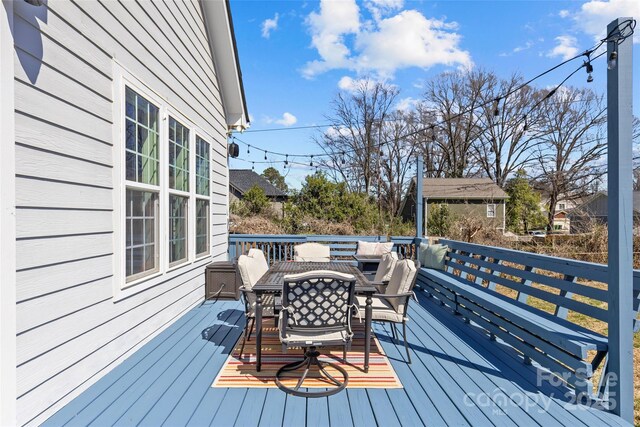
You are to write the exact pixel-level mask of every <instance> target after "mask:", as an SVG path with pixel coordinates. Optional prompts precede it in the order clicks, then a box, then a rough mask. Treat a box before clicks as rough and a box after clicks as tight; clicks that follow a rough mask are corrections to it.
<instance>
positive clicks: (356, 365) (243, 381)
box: [211, 319, 402, 388]
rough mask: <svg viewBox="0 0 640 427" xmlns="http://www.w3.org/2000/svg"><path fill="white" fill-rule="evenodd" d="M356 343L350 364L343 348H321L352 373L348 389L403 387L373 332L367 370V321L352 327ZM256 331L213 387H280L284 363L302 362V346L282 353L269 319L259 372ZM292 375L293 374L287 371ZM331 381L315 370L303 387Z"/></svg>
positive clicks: (236, 348)
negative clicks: (277, 377)
mask: <svg viewBox="0 0 640 427" xmlns="http://www.w3.org/2000/svg"><path fill="white" fill-rule="evenodd" d="M353 332H354V336H353V342H352V343H351V350H349V351H348V352H347V363H344V362H343V360H342V347H320V348H318V351H320V352H321V353H322V355H321V356H320V360H323V361H327V362H332V363H337V364H339V365H340V366H342V367H343V368H344V369H345V370H346V371H347V373H348V374H349V384H348V385H347V388H402V384H401V383H400V380H399V379H398V376H397V375H396V372H395V371H394V369H393V367H392V366H391V363H390V362H389V359H388V358H387V356H386V355H385V354H384V351H383V350H382V346H381V345H380V343H379V342H378V340H377V338H375V335H374V334H373V333H371V353H370V356H369V373H366V374H365V372H364V324H356V325H354V327H353ZM255 344H256V342H255V331H254V333H253V334H251V341H248V342H247V343H246V344H245V346H244V351H243V355H242V358H240V347H241V346H242V336H240V339H238V342H237V343H236V345H235V346H234V349H233V352H232V354H231V355H230V356H229V357H228V358H227V360H226V362H225V363H224V366H223V367H222V369H221V370H220V372H219V373H218V376H217V377H216V379H215V380H214V381H213V384H212V385H211V387H223V388H227V387H240V388H272V387H277V386H276V383H275V374H276V372H277V371H278V369H279V368H280V367H281V366H282V365H286V364H287V363H290V362H295V361H300V360H302V358H303V353H302V349H295V348H289V350H288V352H287V353H283V352H282V346H281V344H280V340H279V339H278V329H277V328H275V327H274V325H273V321H272V320H271V319H267V320H266V321H265V322H264V324H263V327H262V370H261V371H260V372H256V357H255V354H256V352H255V348H256V347H255ZM326 369H327V371H328V372H329V373H330V374H331V375H334V376H336V378H337V379H341V378H342V377H341V376H340V375H339V374H338V372H337V371H336V370H335V369H332V368H326ZM301 373H302V370H298V371H295V372H294V373H293V374H294V375H300V374H301ZM286 375H287V376H290V375H291V373H287V374H286ZM296 382H297V378H293V377H292V378H291V380H288V379H287V380H284V381H283V383H284V384H285V385H286V386H290V387H293V386H295V384H296ZM330 386H331V384H330V383H329V382H328V381H327V380H324V379H322V378H319V377H318V371H317V369H316V370H312V371H311V372H310V373H309V376H308V377H307V379H306V380H305V382H304V384H303V387H321V388H326V387H330Z"/></svg>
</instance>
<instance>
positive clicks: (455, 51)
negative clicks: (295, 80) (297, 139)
mask: <svg viewBox="0 0 640 427" xmlns="http://www.w3.org/2000/svg"><path fill="white" fill-rule="evenodd" d="M402 5H403V3H402V2H401V1H397V0H375V1H374V0H371V1H369V2H367V3H365V6H366V7H367V8H368V9H369V11H370V12H371V10H372V8H373V9H374V11H373V12H371V14H372V16H373V17H374V21H373V22H372V21H361V18H362V17H361V11H360V8H359V7H358V5H357V4H356V2H355V0H343V1H335V0H322V1H321V3H320V12H319V13H316V12H312V13H311V14H310V15H309V17H308V19H307V25H308V26H309V29H310V32H311V39H312V40H311V45H312V46H313V47H314V48H315V49H316V50H317V51H318V54H319V56H320V59H318V60H315V61H311V62H308V63H307V64H306V66H305V67H304V69H303V75H304V76H305V77H308V78H311V77H314V76H316V75H318V74H321V73H323V72H326V71H329V70H334V69H348V70H351V71H356V72H358V73H374V74H377V75H378V76H379V77H380V78H382V79H384V78H389V77H392V76H393V74H394V73H395V71H396V70H398V69H401V68H409V67H420V68H429V67H432V66H434V65H438V64H443V65H450V66H463V67H471V66H472V61H471V56H470V54H469V52H467V51H464V50H462V49H460V47H459V45H460V41H461V36H460V35H459V34H458V33H456V32H455V30H457V24H456V23H455V22H446V21H445V20H438V19H429V18H427V17H425V16H424V15H423V14H422V13H420V12H418V11H416V10H403V11H400V12H397V9H398V8H401V7H402ZM383 12H384V14H385V16H386V14H390V16H386V17H382V16H383ZM396 12H397V13H396Z"/></svg>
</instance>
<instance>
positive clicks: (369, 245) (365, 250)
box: [356, 240, 376, 255]
mask: <svg viewBox="0 0 640 427" xmlns="http://www.w3.org/2000/svg"><path fill="white" fill-rule="evenodd" d="M375 254H376V242H364V241H362V240H358V247H357V248H356V255H375Z"/></svg>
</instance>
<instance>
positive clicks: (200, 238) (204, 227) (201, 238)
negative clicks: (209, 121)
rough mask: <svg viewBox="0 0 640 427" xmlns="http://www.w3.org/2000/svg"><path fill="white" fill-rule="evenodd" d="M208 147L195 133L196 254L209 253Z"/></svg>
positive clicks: (209, 188) (209, 192) (209, 195)
mask: <svg viewBox="0 0 640 427" xmlns="http://www.w3.org/2000/svg"><path fill="white" fill-rule="evenodd" d="M210 147H211V146H210V145H209V143H208V142H207V141H205V140H204V139H202V138H200V136H198V135H196V197H197V199H196V256H200V255H206V254H208V253H209V234H210V232H209V206H210V204H211V185H210V184H209V182H210V178H209V169H210V168H211V162H210V160H209V152H210V149H211V148H210Z"/></svg>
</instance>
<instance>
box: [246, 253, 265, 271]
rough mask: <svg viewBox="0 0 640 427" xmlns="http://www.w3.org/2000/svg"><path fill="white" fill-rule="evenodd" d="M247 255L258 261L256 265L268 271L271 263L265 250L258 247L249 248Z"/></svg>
mask: <svg viewBox="0 0 640 427" xmlns="http://www.w3.org/2000/svg"><path fill="white" fill-rule="evenodd" d="M247 256H249V257H251V258H253V259H254V260H255V261H256V265H257V266H260V268H261V269H263V270H264V271H267V270H268V269H269V263H268V262H267V259H266V258H265V256H264V252H262V251H261V250H260V249H257V248H252V249H249V252H248V253H247Z"/></svg>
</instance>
